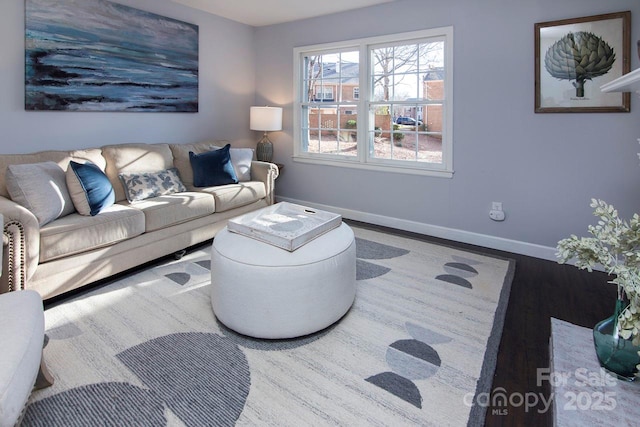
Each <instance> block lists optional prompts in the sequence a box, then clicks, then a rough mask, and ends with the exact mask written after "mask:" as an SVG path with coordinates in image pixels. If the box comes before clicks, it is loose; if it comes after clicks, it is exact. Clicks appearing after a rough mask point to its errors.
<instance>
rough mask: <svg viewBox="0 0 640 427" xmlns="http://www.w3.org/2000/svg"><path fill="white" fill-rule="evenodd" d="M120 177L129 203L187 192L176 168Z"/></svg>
mask: <svg viewBox="0 0 640 427" xmlns="http://www.w3.org/2000/svg"><path fill="white" fill-rule="evenodd" d="M118 177H119V178H120V181H122V185H124V192H125V193H126V195H127V200H128V201H129V203H132V202H136V201H140V200H144V199H149V198H151V197H159V196H164V195H166V194H171V193H180V192H183V191H187V189H186V187H185V186H184V184H183V183H182V181H181V180H180V175H179V174H178V169H176V168H171V169H167V170H164V171H160V172H145V173H121V174H119V175H118Z"/></svg>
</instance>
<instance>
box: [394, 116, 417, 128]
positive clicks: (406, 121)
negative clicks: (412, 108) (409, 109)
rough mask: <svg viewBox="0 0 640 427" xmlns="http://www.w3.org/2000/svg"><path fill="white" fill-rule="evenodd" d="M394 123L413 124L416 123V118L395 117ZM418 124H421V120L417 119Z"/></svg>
mask: <svg viewBox="0 0 640 427" xmlns="http://www.w3.org/2000/svg"><path fill="white" fill-rule="evenodd" d="M396 124H397V125H408V126H415V125H416V119H414V118H413V117H398V118H397V119H396ZM418 124H419V125H421V124H422V121H421V120H418Z"/></svg>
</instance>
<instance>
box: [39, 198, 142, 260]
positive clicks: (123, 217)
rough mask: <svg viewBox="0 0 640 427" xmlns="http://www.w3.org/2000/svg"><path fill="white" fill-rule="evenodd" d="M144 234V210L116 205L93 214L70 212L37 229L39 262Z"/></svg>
mask: <svg viewBox="0 0 640 427" xmlns="http://www.w3.org/2000/svg"><path fill="white" fill-rule="evenodd" d="M142 233H144V213H142V211H140V210H138V209H135V208H132V207H129V206H123V205H119V204H115V205H113V206H109V207H108V208H106V209H104V210H103V211H102V212H100V215H96V216H83V215H79V214H71V215H68V216H66V217H64V218H59V219H57V220H55V221H53V222H51V223H49V224H47V225H45V226H44V227H42V229H41V230H40V262H41V263H42V262H46V261H51V260H53V259H56V258H61V257H64V256H67V255H71V254H76V253H80V252H84V251H88V250H92V249H97V248H99V247H102V246H108V245H111V244H113V243H116V242H119V241H121V240H125V239H129V238H131V237H135V236H138V235H140V234H142Z"/></svg>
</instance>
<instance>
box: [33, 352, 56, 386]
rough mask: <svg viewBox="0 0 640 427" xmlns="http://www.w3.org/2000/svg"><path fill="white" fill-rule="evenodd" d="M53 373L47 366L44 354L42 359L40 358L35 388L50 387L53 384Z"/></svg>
mask: <svg viewBox="0 0 640 427" xmlns="http://www.w3.org/2000/svg"><path fill="white" fill-rule="evenodd" d="M53 382H54V380H53V375H51V373H50V372H49V368H47V364H46V363H45V361H44V354H43V355H42V359H40V370H39V371H38V377H37V378H36V384H35V385H34V389H35V390H40V389H41V388H46V387H50V386H52V385H53Z"/></svg>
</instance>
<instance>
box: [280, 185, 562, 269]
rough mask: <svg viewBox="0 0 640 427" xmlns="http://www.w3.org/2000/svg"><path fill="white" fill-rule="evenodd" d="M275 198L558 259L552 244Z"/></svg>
mask: <svg viewBox="0 0 640 427" xmlns="http://www.w3.org/2000/svg"><path fill="white" fill-rule="evenodd" d="M276 199H277V201H279V202H289V203H296V204H299V205H303V206H310V207H313V208H316V209H322V210H326V211H330V212H335V213H339V214H340V215H342V217H343V218H346V219H352V220H355V221H362V222H367V223H369V224H375V225H381V226H384V227H390V228H396V229H399V230H404V231H410V232H413V233H419V234H425V235H427V236H433V237H439V238H442V239H448V240H453V241H456V242H462V243H469V244H471V245H477V246H483V247H486V248H492V249H497V250H501V251H506V252H513V253H516V254H521V255H527V256H531V257H535V258H540V259H545V260H549V261H557V258H556V252H557V250H556V248H555V247H549V246H542V245H536V244H533V243H527V242H521V241H518V240H511V239H504V238H502V237H495V236H489V235H487V234H480V233H473V232H470V231H464V230H457V229H454V228H447V227H441V226H438V225H431V224H425V223H422V222H416V221H408V220H405V219H398V218H393V217H389V216H384V215H376V214H370V213H366V212H361V211H355V210H351V209H343V208H339V207H336V206H328V205H322V204H318V203H312V202H308V201H306V200H297V199H292V198H289V197H276Z"/></svg>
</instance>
